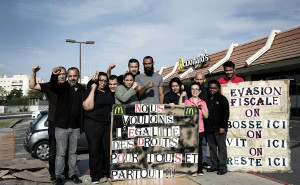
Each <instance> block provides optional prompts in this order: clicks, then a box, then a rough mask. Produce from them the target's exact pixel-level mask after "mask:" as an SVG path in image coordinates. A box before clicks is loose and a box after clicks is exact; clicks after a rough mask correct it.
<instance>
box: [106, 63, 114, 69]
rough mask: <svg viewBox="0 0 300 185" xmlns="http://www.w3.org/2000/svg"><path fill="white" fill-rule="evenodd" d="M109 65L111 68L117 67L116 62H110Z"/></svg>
mask: <svg viewBox="0 0 300 185" xmlns="http://www.w3.org/2000/svg"><path fill="white" fill-rule="evenodd" d="M108 67H109V68H110V69H113V68H115V67H116V64H114V63H110V64H109V66H108Z"/></svg>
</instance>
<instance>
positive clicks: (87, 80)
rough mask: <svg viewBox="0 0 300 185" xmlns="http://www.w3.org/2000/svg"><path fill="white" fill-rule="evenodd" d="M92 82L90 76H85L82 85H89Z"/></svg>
mask: <svg viewBox="0 0 300 185" xmlns="http://www.w3.org/2000/svg"><path fill="white" fill-rule="evenodd" d="M89 81H90V78H89V77H88V76H84V77H83V78H81V83H82V84H87V83H88V82H89Z"/></svg>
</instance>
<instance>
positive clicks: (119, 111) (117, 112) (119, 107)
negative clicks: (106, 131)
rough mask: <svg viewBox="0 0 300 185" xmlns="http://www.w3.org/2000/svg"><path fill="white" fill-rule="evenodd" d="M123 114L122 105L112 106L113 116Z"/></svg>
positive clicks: (123, 108)
mask: <svg viewBox="0 0 300 185" xmlns="http://www.w3.org/2000/svg"><path fill="white" fill-rule="evenodd" d="M123 114H125V107H124V106H122V105H114V108H113V115H123Z"/></svg>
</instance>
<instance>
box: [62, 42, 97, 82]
mask: <svg viewBox="0 0 300 185" xmlns="http://www.w3.org/2000/svg"><path fill="white" fill-rule="evenodd" d="M66 42H70V43H79V82H80V83H81V44H95V41H85V42H78V41H76V40H72V39H66Z"/></svg>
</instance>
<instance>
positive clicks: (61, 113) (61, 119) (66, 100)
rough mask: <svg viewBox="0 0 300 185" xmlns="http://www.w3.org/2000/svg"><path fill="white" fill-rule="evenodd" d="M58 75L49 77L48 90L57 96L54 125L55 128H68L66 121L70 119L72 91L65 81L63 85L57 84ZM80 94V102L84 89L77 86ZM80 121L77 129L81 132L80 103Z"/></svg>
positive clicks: (81, 111)
mask: <svg viewBox="0 0 300 185" xmlns="http://www.w3.org/2000/svg"><path fill="white" fill-rule="evenodd" d="M57 77H58V75H53V74H52V75H51V79H50V90H51V91H52V92H53V93H55V94H57V105H56V112H55V118H54V121H53V122H54V124H55V126H56V127H60V128H68V120H69V117H70V110H71V106H72V98H71V97H72V96H71V91H73V89H72V87H71V86H70V84H69V83H68V82H67V81H66V82H65V83H62V84H60V83H58V80H57ZM77 91H79V92H80V93H81V100H83V93H84V91H85V88H84V87H83V86H82V85H80V84H78V90H77ZM80 109H81V110H80V121H79V125H77V128H80V129H81V131H82V129H83V106H82V101H81V106H80Z"/></svg>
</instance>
